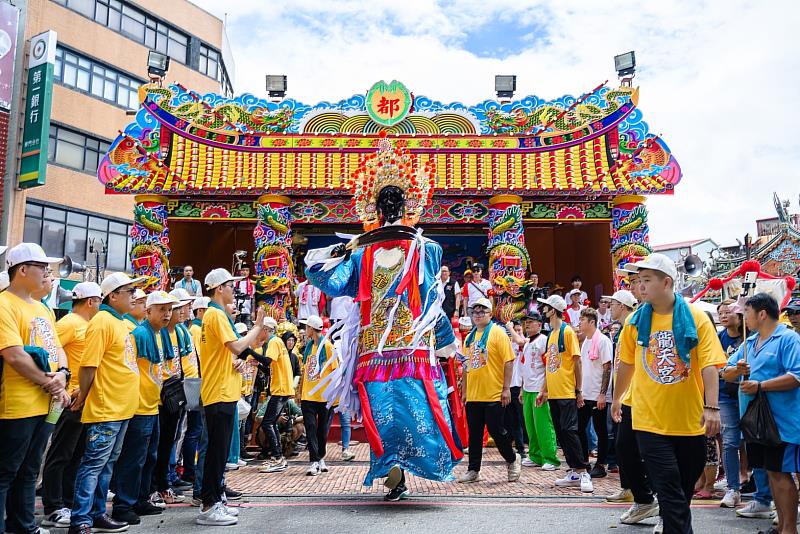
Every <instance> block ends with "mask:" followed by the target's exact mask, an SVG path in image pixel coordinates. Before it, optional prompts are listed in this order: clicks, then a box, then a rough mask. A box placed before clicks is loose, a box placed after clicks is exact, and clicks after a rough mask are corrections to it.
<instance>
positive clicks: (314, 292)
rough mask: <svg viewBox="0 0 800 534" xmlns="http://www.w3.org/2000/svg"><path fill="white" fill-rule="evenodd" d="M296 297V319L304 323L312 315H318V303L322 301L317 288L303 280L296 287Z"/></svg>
mask: <svg viewBox="0 0 800 534" xmlns="http://www.w3.org/2000/svg"><path fill="white" fill-rule="evenodd" d="M294 295H295V297H297V318H298V319H299V320H301V321H304V320H306V319H308V318H309V317H311V316H312V315H320V312H319V302H320V300H321V299H322V291H320V290H319V288H318V287H314V286H313V285H311V284H309V283H308V280H304V281H302V282H300V283H299V284H298V285H297V289H295V291H294Z"/></svg>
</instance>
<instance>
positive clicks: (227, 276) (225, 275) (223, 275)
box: [205, 267, 244, 289]
mask: <svg viewBox="0 0 800 534" xmlns="http://www.w3.org/2000/svg"><path fill="white" fill-rule="evenodd" d="M243 278H244V276H233V275H232V274H231V273H230V272H228V269H223V268H222V267H218V268H217V269H213V270H212V271H211V272H209V273H208V274H207V275H206V279H205V286H206V287H207V288H208V289H214V288H215V287H217V286H221V285H222V284H225V283H227V282H235V281H237V280H242V279H243Z"/></svg>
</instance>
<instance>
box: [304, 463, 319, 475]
mask: <svg viewBox="0 0 800 534" xmlns="http://www.w3.org/2000/svg"><path fill="white" fill-rule="evenodd" d="M318 474H319V463H318V462H314V463H313V464H311V465H310V466H309V468H308V471H306V476H309V477H315V476H317V475H318Z"/></svg>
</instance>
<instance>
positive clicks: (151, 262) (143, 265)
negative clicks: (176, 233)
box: [130, 201, 169, 291]
mask: <svg viewBox="0 0 800 534" xmlns="http://www.w3.org/2000/svg"><path fill="white" fill-rule="evenodd" d="M130 236H131V240H132V241H133V243H132V248H131V254H130V259H131V265H132V267H133V272H134V274H135V275H136V276H145V277H147V280H146V281H145V285H144V289H145V291H151V290H156V289H167V287H168V284H169V229H168V228H167V207H166V205H164V204H162V203H160V202H156V201H145V202H139V203H137V204H136V206H134V208H133V226H132V227H131V233H130Z"/></svg>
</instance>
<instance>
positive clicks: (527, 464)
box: [522, 458, 542, 467]
mask: <svg viewBox="0 0 800 534" xmlns="http://www.w3.org/2000/svg"><path fill="white" fill-rule="evenodd" d="M522 467H542V466H541V464H537V463H536V462H534V461H533V460H531V459H530V458H523V459H522Z"/></svg>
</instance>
